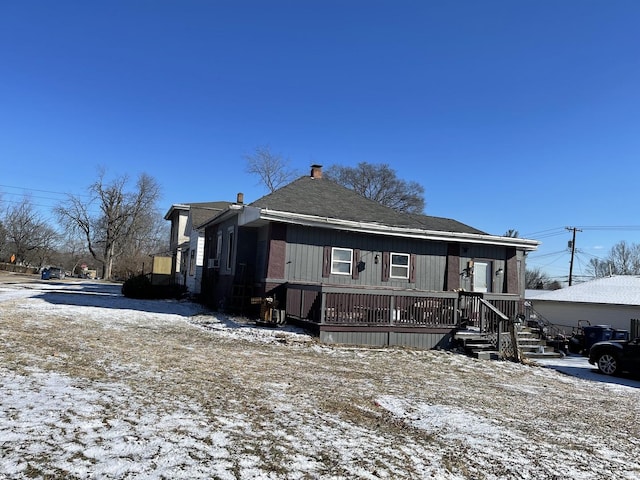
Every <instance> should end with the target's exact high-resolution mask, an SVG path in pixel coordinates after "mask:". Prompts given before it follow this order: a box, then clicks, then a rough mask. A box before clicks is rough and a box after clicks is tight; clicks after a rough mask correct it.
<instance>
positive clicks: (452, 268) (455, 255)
mask: <svg viewBox="0 0 640 480" xmlns="http://www.w3.org/2000/svg"><path fill="white" fill-rule="evenodd" d="M444 282H445V284H444V290H445V291H447V290H455V289H457V288H460V244H458V243H449V244H448V245H447V268H446V269H445V279H444Z"/></svg>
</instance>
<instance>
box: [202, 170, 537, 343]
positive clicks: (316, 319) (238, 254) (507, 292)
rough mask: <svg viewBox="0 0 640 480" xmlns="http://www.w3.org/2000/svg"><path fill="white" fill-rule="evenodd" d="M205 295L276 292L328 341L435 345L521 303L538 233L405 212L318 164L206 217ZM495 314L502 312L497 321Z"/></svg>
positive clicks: (236, 299) (234, 298)
mask: <svg viewBox="0 0 640 480" xmlns="http://www.w3.org/2000/svg"><path fill="white" fill-rule="evenodd" d="M203 227H204V231H205V252H204V268H203V280H202V297H203V298H204V299H206V301H207V302H208V303H209V304H210V305H211V306H213V307H215V308H224V309H233V310H236V311H244V312H247V311H249V310H250V309H251V308H252V299H253V300H254V303H255V301H256V299H259V298H264V297H267V296H268V297H273V298H275V300H276V301H277V302H278V308H279V309H281V313H282V314H284V315H286V317H287V318H288V319H291V320H297V321H302V322H306V324H307V325H311V326H313V327H314V328H316V329H317V331H318V332H319V335H320V339H321V340H323V341H325V342H338V343H353V344H372V345H394V344H401V345H411V346H416V347H421V348H433V347H435V346H436V345H443V343H446V342H447V341H449V340H450V338H451V334H452V332H453V331H454V330H455V329H456V328H457V327H459V326H460V324H461V322H463V321H464V322H468V323H472V324H473V323H475V324H476V325H482V326H483V328H489V326H491V328H495V321H496V320H495V319H496V317H495V315H496V312H497V311H499V312H503V313H504V315H506V316H507V317H513V316H515V314H516V313H518V312H519V311H520V309H521V307H522V305H523V300H524V274H525V253H526V252H529V251H532V250H535V249H536V248H537V246H538V242H536V241H533V240H527V239H521V238H511V237H501V236H494V235H489V234H486V233H484V232H482V231H480V230H478V229H476V228H473V227H470V226H468V225H465V224H463V223H460V222H458V221H455V220H452V219H447V218H439V217H431V216H425V215H415V214H402V213H398V212H396V211H394V210H392V209H390V208H387V207H384V206H382V205H380V204H379V203H377V202H374V201H372V200H368V199H366V198H365V197H363V196H361V195H358V194H357V193H355V192H353V191H352V190H349V189H347V188H344V187H342V186H340V185H338V184H336V183H334V182H332V181H329V180H327V179H324V178H322V169H321V167H320V166H319V165H314V166H312V169H311V175H310V176H305V177H301V178H299V179H298V180H296V181H294V182H292V183H290V184H289V185H286V186H285V187H283V188H281V189H279V190H276V191H274V192H273V193H271V194H269V195H266V196H264V197H262V198H260V199H258V200H256V201H255V202H253V203H251V204H248V205H246V204H244V203H243V202H242V199H241V198H239V199H238V202H236V203H234V204H231V205H229V206H228V207H227V208H226V209H225V210H223V211H222V212H221V213H220V214H218V215H217V216H215V217H213V218H212V219H210V220H209V221H207V222H205V223H204V225H203ZM492 322H493V323H492Z"/></svg>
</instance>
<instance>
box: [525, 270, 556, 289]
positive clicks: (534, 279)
mask: <svg viewBox="0 0 640 480" xmlns="http://www.w3.org/2000/svg"><path fill="white" fill-rule="evenodd" d="M524 282H525V288H530V289H532V290H546V289H547V286H548V285H549V284H550V283H551V280H550V279H549V277H548V276H547V274H546V273H544V272H542V270H540V269H539V268H534V269H532V270H529V269H527V270H525V272H524Z"/></svg>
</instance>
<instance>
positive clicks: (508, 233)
mask: <svg viewBox="0 0 640 480" xmlns="http://www.w3.org/2000/svg"><path fill="white" fill-rule="evenodd" d="M519 236H520V232H518V230H513V229H512V228H510V229H509V230H507V231H506V232H505V234H504V235H503V237H511V238H518V237H519Z"/></svg>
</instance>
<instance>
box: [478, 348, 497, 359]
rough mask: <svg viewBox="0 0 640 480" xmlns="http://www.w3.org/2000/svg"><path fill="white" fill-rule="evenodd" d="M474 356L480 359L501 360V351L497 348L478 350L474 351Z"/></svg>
mask: <svg viewBox="0 0 640 480" xmlns="http://www.w3.org/2000/svg"><path fill="white" fill-rule="evenodd" d="M473 357H475V358H477V359H478V360H500V352H497V351H495V350H476V351H474V352H473Z"/></svg>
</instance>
